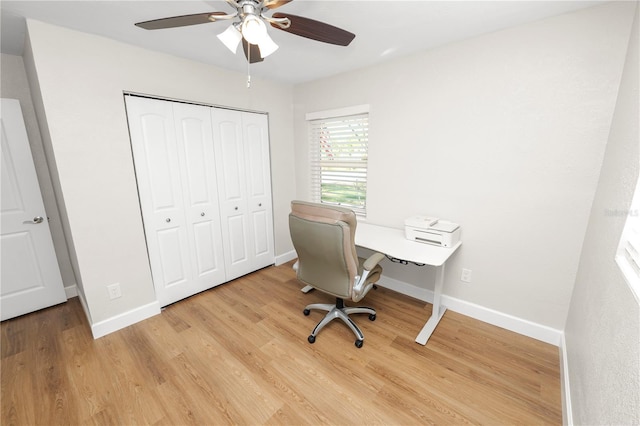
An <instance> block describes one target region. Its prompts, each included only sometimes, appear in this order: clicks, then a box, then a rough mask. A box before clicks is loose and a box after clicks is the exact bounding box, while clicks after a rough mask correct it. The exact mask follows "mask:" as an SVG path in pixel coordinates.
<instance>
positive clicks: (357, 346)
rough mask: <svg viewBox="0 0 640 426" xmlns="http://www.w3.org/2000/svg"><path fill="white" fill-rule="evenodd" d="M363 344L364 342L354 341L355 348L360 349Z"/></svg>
mask: <svg viewBox="0 0 640 426" xmlns="http://www.w3.org/2000/svg"><path fill="white" fill-rule="evenodd" d="M363 344H364V340H356V348H361V347H362V345H363Z"/></svg>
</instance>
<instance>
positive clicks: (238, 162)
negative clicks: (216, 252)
mask: <svg viewBox="0 0 640 426" xmlns="http://www.w3.org/2000/svg"><path fill="white" fill-rule="evenodd" d="M211 114H212V117H213V127H214V132H213V133H214V140H215V148H216V166H217V172H218V182H219V183H220V185H219V193H220V211H221V217H222V233H223V236H224V244H225V260H226V270H227V279H228V280H231V279H234V278H237V277H239V276H241V275H244V274H247V273H249V272H252V271H255V270H256V269H259V268H262V267H265V266H267V265H271V264H272V263H273V262H274V249H273V218H272V215H273V214H272V208H271V177H270V176H271V169H270V160H269V135H268V127H267V117H266V116H265V115H264V114H255V113H248V112H240V111H232V110H227V109H221V108H214V109H213V110H212V112H211Z"/></svg>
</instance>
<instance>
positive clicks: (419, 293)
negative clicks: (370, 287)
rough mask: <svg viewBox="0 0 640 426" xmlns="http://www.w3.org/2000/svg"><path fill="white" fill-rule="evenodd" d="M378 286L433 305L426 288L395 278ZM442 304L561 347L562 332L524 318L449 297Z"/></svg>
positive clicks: (383, 281)
mask: <svg viewBox="0 0 640 426" xmlns="http://www.w3.org/2000/svg"><path fill="white" fill-rule="evenodd" d="M378 284H379V285H380V286H381V287H385V288H388V289H391V290H394V291H397V292H398V293H402V294H406V295H407V296H411V297H413V298H415V299H418V300H422V301H425V302H429V303H433V291H431V290H427V289H425V288H421V287H418V286H415V285H413V284H408V283H405V282H402V281H398V280H394V279H393V278H389V277H385V276H383V277H381V278H380V281H378ZM442 304H443V305H444V306H446V307H447V309H450V310H452V311H454V312H458V313H460V314H462V315H466V316H468V317H471V318H475V319H477V320H480V321H482V322H486V323H488V324H492V325H495V326H498V327H502V328H504V329H507V330H510V331H513V332H516V333H518V334H522V335H524V336H528V337H531V338H533V339H536V340H540V341H543V342H545V343H549V344H552V345H555V346H559V345H560V340H561V338H562V331H561V330H556V329H555V328H551V327H547V326H545V325H541V324H537V323H534V322H531V321H528V320H525V319H522V318H518V317H515V316H513V315H509V314H505V313H503V312H499V311H496V310H493V309H489V308H486V307H484V306H480V305H476V304H475V303H471V302H467V301H464V300H460V299H457V298H455V297H450V296H447V295H443V296H442Z"/></svg>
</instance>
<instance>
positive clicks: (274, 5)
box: [263, 0, 293, 9]
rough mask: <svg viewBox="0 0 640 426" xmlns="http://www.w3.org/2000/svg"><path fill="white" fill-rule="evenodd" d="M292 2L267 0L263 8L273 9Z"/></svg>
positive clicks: (290, 0)
mask: <svg viewBox="0 0 640 426" xmlns="http://www.w3.org/2000/svg"><path fill="white" fill-rule="evenodd" d="M292 1H293V0H267V1H265V2H264V6H263V7H266V8H267V9H275V8H278V7H280V6H284V5H285V4H287V3H291V2H292Z"/></svg>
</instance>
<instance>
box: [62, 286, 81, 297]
mask: <svg viewBox="0 0 640 426" xmlns="http://www.w3.org/2000/svg"><path fill="white" fill-rule="evenodd" d="M64 294H66V296H67V300H68V299H71V298H72V297H77V296H78V286H77V285H75V284H71V285H69V286H65V288H64Z"/></svg>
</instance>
